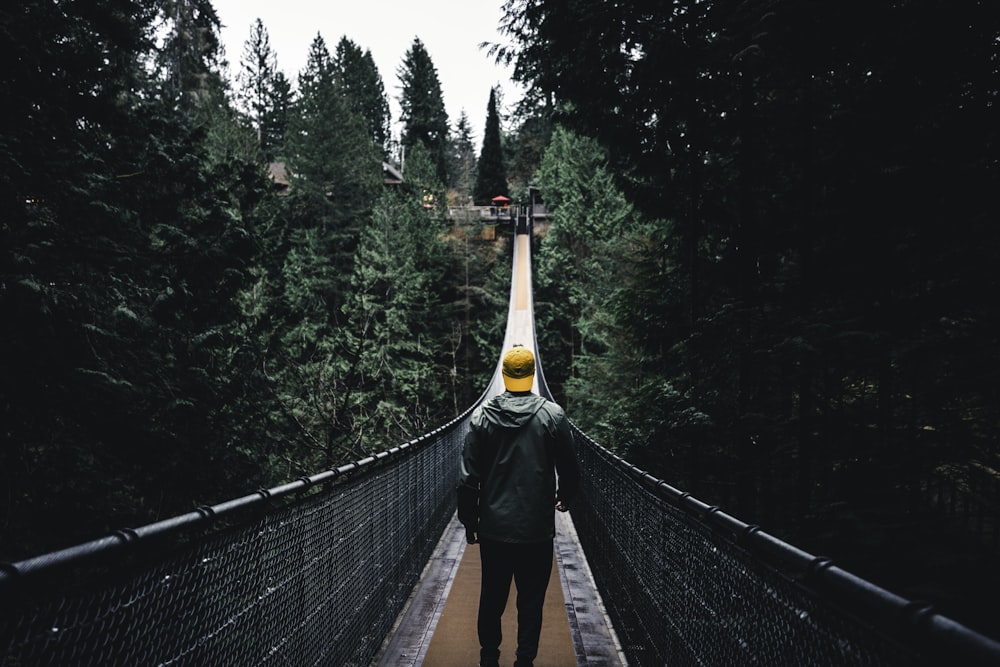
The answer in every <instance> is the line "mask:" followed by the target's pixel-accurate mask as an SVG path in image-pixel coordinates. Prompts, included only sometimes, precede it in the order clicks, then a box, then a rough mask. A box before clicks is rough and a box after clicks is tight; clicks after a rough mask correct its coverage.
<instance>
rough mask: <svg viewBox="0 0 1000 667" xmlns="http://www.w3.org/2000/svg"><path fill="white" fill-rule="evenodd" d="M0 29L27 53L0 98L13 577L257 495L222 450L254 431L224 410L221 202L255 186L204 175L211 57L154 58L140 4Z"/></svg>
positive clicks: (7, 14) (225, 254) (242, 460)
mask: <svg viewBox="0 0 1000 667" xmlns="http://www.w3.org/2000/svg"><path fill="white" fill-rule="evenodd" d="M0 13H2V21H0V24H2V25H3V26H4V30H5V31H7V36H8V37H9V40H4V47H5V48H8V47H9V48H12V49H14V51H15V52H16V53H20V54H28V53H30V54H32V56H31V58H29V59H25V58H22V57H13V56H12V57H11V63H12V66H11V67H9V68H7V69H6V70H5V73H4V75H3V78H2V83H0V87H2V92H3V94H4V96H5V99H6V100H7V105H8V111H9V112H11V113H13V114H14V115H15V116H16V117H17V118H18V121H17V122H16V123H15V124H14V125H13V126H9V127H16V131H14V132H12V131H11V130H10V129H7V130H4V136H3V138H2V140H0V145H2V146H3V147H4V148H3V150H4V152H5V158H6V159H5V160H4V164H5V165H16V166H17V167H16V168H15V169H12V168H11V167H10V166H8V167H6V168H4V172H3V177H2V178H0V183H2V188H3V197H4V199H5V200H6V201H8V202H11V203H12V205H13V206H12V207H11V209H10V211H9V216H10V217H9V218H8V222H7V223H6V224H4V225H3V231H2V234H3V248H4V251H3V253H2V255H0V257H2V260H0V266H2V269H0V273H2V274H3V276H4V280H3V288H2V289H0V308H2V310H3V311H4V316H3V317H0V321H2V322H3V328H2V338H3V341H4V346H3V354H4V357H5V358H4V359H3V367H4V369H5V372H4V374H3V385H2V388H0V397H2V406H3V407H2V410H3V414H4V423H5V428H4V436H3V437H4V440H3V443H2V446H0V457H2V465H0V467H2V468H3V470H4V474H5V475H7V476H8V477H7V481H9V482H10V484H11V485H10V486H9V487H8V488H9V489H10V493H9V494H8V495H6V501H7V504H6V505H5V506H4V508H3V511H4V520H3V521H0V524H2V525H3V531H4V535H3V539H2V540H0V544H3V545H4V547H5V549H9V551H8V552H6V553H5V555H4V559H5V560H6V559H9V558H13V557H16V556H25V555H27V553H25V552H32V551H37V550H40V549H44V548H52V547H54V546H61V545H65V544H66V543H67V542H71V541H74V540H80V539H85V538H93V537H95V536H96V535H99V534H102V532H106V531H107V530H108V529H109V528H108V522H113V523H114V524H115V525H121V524H133V525H134V524H136V523H142V522H148V521H150V520H152V519H153V518H155V517H157V516H160V515H161V513H175V512H179V511H181V510H182V509H187V508H188V507H190V504H191V503H192V502H206V501H209V500H210V499H213V498H215V497H217V496H216V495H215V494H218V493H226V492H229V491H231V489H232V484H233V483H234V481H237V480H238V483H239V484H240V485H243V484H246V482H247V480H248V479H256V478H257V470H256V468H255V466H256V462H255V461H253V460H252V459H253V456H254V455H253V453H252V452H249V451H246V450H244V451H237V450H236V449H234V448H231V447H230V444H231V441H230V440H229V438H228V434H229V433H231V432H232V429H233V424H234V421H238V420H241V419H244V418H245V417H247V413H242V414H241V413H240V406H239V404H237V405H234V404H233V403H231V402H230V401H229V400H228V397H229V395H230V393H231V391H232V388H233V380H234V377H235V376H234V373H233V368H232V366H231V362H232V357H231V355H230V354H229V351H230V349H231V348H232V346H233V345H234V343H235V341H234V339H233V337H232V332H233V331H234V326H235V321H236V319H237V313H236V312H235V309H234V307H233V303H234V302H233V297H234V295H235V294H236V293H237V291H238V290H239V289H240V288H241V287H242V285H243V280H244V275H245V274H244V269H245V262H246V260H247V258H248V256H249V250H250V247H249V244H248V243H247V240H248V239H249V238H251V234H252V230H251V229H250V228H249V227H248V226H247V225H248V224H249V221H248V220H246V219H244V218H243V216H242V215H241V212H242V211H241V207H240V205H239V203H238V202H236V201H234V200H233V199H232V197H234V196H236V195H248V199H249V193H251V192H253V191H254V190H255V187H256V186H255V184H254V183H255V181H256V179H259V177H260V175H259V173H255V172H254V171H253V170H248V169H243V168H242V167H241V166H240V165H238V164H236V163H232V162H229V161H224V160H216V159H210V158H209V155H208V151H207V142H206V139H205V138H206V129H207V127H206V124H205V123H204V119H205V118H210V117H211V114H210V113H208V114H203V113H202V111H201V108H200V105H201V104H203V103H205V102H206V101H217V100H218V99H219V98H220V97H221V95H220V94H219V92H220V91H217V90H216V91H213V90H212V87H211V85H207V84H209V83H210V82H217V81H219V78H218V76H217V72H213V70H212V64H211V60H212V56H213V53H214V52H213V50H212V49H211V48H210V46H211V44H213V43H215V41H214V40H213V39H210V38H205V39H198V40H188V41H185V40H182V39H180V38H179V37H177V38H171V39H168V40H167V50H166V51H165V52H163V53H154V52H153V50H152V45H151V44H150V43H149V42H148V41H147V36H148V35H151V34H152V28H151V26H152V25H153V22H154V20H155V19H156V17H157V16H156V13H155V12H154V11H153V8H151V7H147V6H145V5H141V4H139V3H133V4H122V5H114V6H112V7H109V8H107V9H106V11H102V12H101V13H100V14H99V15H96V14H93V13H92V12H90V11H89V10H87V9H86V8H82V7H79V6H77V5H66V6H63V5H58V6H56V5H53V4H52V3H49V2H32V3H28V4H23V3H22V5H20V6H19V7H18V8H17V10H16V11H13V10H12V11H8V10H7V9H0ZM174 18H175V19H176V21H177V22H176V26H175V27H176V33H175V37H176V36H177V35H182V34H186V33H188V32H189V28H190V27H191V26H190V24H186V23H185V20H187V19H188V18H191V17H190V16H185V15H180V14H178V15H176V16H175V17H174ZM206 18H207V19H209V20H208V22H207V23H205V24H204V26H203V27H205V29H208V30H211V29H212V27H211V26H212V21H211V20H210V19H211V17H210V16H206ZM151 62H153V63H155V62H159V63H162V64H163V67H162V69H161V70H159V72H156V71H151V69H150V68H149V67H148V64H149V63H151ZM161 73H162V76H163V78H162V79H161V78H156V77H157V76H159V74H161ZM42 82H44V85H41V84H42ZM206 93H208V94H206ZM39 110H41V112H40V111H39ZM15 203H16V204H15ZM14 443H16V445H17V446H16V447H14V446H13V444H14ZM140 445H141V446H140ZM29 470H41V471H44V472H43V473H42V474H41V476H39V475H35V474H30V475H29V474H28V472H27V471H29ZM22 479H23V480H30V482H31V488H28V487H27V486H26V485H25V484H23V483H22V482H21V481H19V480H22ZM52 498H59V499H60V502H59V503H57V504H53V503H51V499H52ZM53 508H58V511H54V509H53ZM15 549H16V550H23V551H21V552H20V553H12V551H14V550H15Z"/></svg>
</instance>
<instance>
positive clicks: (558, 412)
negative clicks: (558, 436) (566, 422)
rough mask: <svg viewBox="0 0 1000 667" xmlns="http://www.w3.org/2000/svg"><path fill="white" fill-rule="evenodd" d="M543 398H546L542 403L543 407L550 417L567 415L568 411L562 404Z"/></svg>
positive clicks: (558, 417) (555, 417) (562, 417)
mask: <svg viewBox="0 0 1000 667" xmlns="http://www.w3.org/2000/svg"><path fill="white" fill-rule="evenodd" d="M542 400H544V401H545V403H543V404H542V408H541V409H542V410H545V412H547V413H548V414H549V416H550V417H552V418H554V419H564V418H565V417H566V411H565V410H563V407H562V406H561V405H559V404H558V403H556V402H555V401H551V400H549V399H547V398H542Z"/></svg>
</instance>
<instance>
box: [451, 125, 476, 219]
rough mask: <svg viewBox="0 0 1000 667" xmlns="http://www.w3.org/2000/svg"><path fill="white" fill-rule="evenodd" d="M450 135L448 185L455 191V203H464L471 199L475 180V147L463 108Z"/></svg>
mask: <svg viewBox="0 0 1000 667" xmlns="http://www.w3.org/2000/svg"><path fill="white" fill-rule="evenodd" d="M452 136H453V139H452V142H451V167H450V169H449V172H450V173H451V182H450V183H449V186H450V187H451V188H452V189H454V191H455V197H456V200H457V201H456V203H460V204H466V203H470V202H471V201H472V186H473V184H474V183H475V181H476V147H475V144H474V143H473V136H472V127H471V126H470V125H469V117H468V116H467V115H466V113H465V111H464V110H463V111H462V113H461V115H460V116H459V117H458V123H456V125H455V132H454V134H453V135H452Z"/></svg>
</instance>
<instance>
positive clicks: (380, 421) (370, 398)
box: [346, 149, 453, 452]
mask: <svg viewBox="0 0 1000 667" xmlns="http://www.w3.org/2000/svg"><path fill="white" fill-rule="evenodd" d="M413 159H414V160H415V161H416V164H415V165H413V166H412V170H413V171H414V173H417V174H419V173H420V172H422V171H424V172H431V174H429V175H430V177H431V178H435V176H433V175H432V174H433V171H434V169H433V167H432V165H431V163H430V161H429V160H425V158H424V156H423V154H422V149H418V150H417V155H416V156H414V158H413ZM421 163H423V164H421ZM421 178H426V176H423V177H421V176H417V179H418V181H419V180H420V179H421ZM418 185H419V184H418ZM428 221H429V218H428V212H427V211H426V210H424V209H423V207H422V206H421V205H420V200H419V199H417V198H416V197H414V196H412V194H410V193H407V192H405V191H399V192H396V191H386V192H384V193H383V195H382V198H381V199H380V201H379V205H378V206H377V207H376V209H375V212H374V215H373V217H372V220H371V222H370V223H369V224H368V226H366V228H365V230H364V232H363V234H362V239H361V245H360V247H359V249H358V261H357V264H356V268H355V271H354V279H353V289H352V292H351V297H350V302H349V304H348V306H347V308H346V312H347V313H348V316H349V320H350V327H349V331H350V336H351V339H352V343H351V345H350V347H351V348H352V349H353V350H354V351H355V354H356V355H357V357H356V359H357V369H358V373H359V375H360V378H361V381H360V384H359V386H358V387H357V389H356V390H355V394H354V396H355V402H354V404H353V408H352V409H353V412H354V414H355V416H356V429H357V430H356V432H357V433H358V434H359V435H361V436H363V437H364V449H365V450H366V451H368V452H372V451H378V450H380V449H384V448H386V447H390V446H393V445H396V444H399V443H401V442H405V441H406V440H409V439H411V438H413V437H414V436H416V435H419V434H421V433H424V432H426V431H427V429H428V428H430V427H432V426H433V425H434V424H440V423H442V422H443V421H444V420H445V419H447V418H448V417H449V416H450V415H452V414H453V411H452V405H453V402H452V401H449V400H448V399H449V397H450V396H451V390H452V387H451V368H452V366H451V363H450V362H451V355H450V354H448V350H447V348H446V344H447V343H446V341H447V338H448V335H449V334H450V333H451V322H452V317H451V308H452V306H451V305H450V304H451V302H452V299H451V297H450V296H449V291H448V290H447V288H446V285H447V280H446V277H447V269H448V266H449V256H448V252H447V246H445V244H444V243H443V241H442V240H441V237H440V236H439V235H438V234H432V233H428V227H429V225H428Z"/></svg>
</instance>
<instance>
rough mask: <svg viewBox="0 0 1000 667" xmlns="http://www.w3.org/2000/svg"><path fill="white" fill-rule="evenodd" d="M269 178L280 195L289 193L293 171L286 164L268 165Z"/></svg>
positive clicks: (275, 163)
mask: <svg viewBox="0 0 1000 667" xmlns="http://www.w3.org/2000/svg"><path fill="white" fill-rule="evenodd" d="M267 177H268V178H269V179H271V183H273V184H274V189H275V190H277V191H278V192H279V193H280V194H284V193H286V192H288V188H290V187H292V170H291V169H289V168H288V166H287V165H286V164H285V163H284V162H271V163H270V164H268V165H267Z"/></svg>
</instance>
